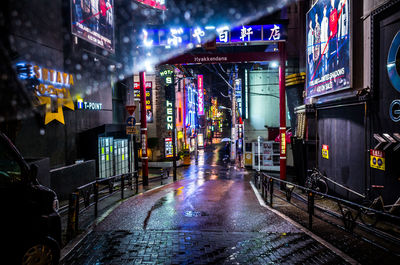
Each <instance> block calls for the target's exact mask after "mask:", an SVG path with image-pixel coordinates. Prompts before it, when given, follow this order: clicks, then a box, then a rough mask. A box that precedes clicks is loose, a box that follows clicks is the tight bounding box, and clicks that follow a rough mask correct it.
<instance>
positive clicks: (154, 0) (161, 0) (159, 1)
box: [136, 0, 167, 10]
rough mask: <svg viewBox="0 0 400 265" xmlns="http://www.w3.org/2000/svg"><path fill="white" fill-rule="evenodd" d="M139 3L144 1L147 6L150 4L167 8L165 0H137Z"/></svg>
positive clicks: (157, 7) (159, 7)
mask: <svg viewBox="0 0 400 265" xmlns="http://www.w3.org/2000/svg"><path fill="white" fill-rule="evenodd" d="M136 1H137V2H139V3H142V4H144V5H146V6H150V7H153V8H156V9H160V10H166V9H167V7H166V5H165V0H136Z"/></svg>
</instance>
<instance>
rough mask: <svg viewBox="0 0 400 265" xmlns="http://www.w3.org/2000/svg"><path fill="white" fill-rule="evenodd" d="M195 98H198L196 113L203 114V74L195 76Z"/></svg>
mask: <svg viewBox="0 0 400 265" xmlns="http://www.w3.org/2000/svg"><path fill="white" fill-rule="evenodd" d="M197 99H198V113H199V115H204V89H203V75H198V76H197Z"/></svg>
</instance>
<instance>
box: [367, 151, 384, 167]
mask: <svg viewBox="0 0 400 265" xmlns="http://www.w3.org/2000/svg"><path fill="white" fill-rule="evenodd" d="M370 157H371V160H370V166H371V167H372V168H376V169H379V170H385V153H384V152H383V151H380V150H374V149H371V150H370Z"/></svg>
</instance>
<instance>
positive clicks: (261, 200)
mask: <svg viewBox="0 0 400 265" xmlns="http://www.w3.org/2000/svg"><path fill="white" fill-rule="evenodd" d="M249 183H250V185H251V187H252V188H253V191H254V194H255V195H256V197H257V199H258V202H259V203H260V205H261V206H262V207H264V208H267V209H268V210H269V211H271V212H273V213H275V214H276V215H278V216H279V217H281V218H283V219H284V220H286V221H288V222H289V223H291V224H292V225H294V226H295V227H296V228H297V229H299V230H301V231H302V232H304V233H305V234H306V235H308V236H310V237H311V238H313V239H314V240H315V241H317V242H319V243H320V244H322V245H323V246H325V247H326V248H328V249H329V250H331V251H332V252H333V253H335V254H336V255H338V256H339V257H341V258H342V259H344V260H345V261H346V262H348V263H350V264H360V263H359V262H358V261H356V260H355V259H353V258H351V257H350V256H348V255H347V254H346V253H344V252H343V251H341V250H340V249H338V248H336V247H335V246H333V245H332V244H331V243H329V242H327V241H325V240H324V239H322V238H321V237H319V236H317V235H316V234H314V233H313V232H311V231H310V230H308V229H307V228H305V227H304V226H302V225H301V224H299V223H297V222H296V221H294V220H293V219H291V218H290V217H289V216H287V215H285V214H283V213H281V212H279V211H278V210H275V209H274V208H271V207H269V206H268V205H267V204H266V203H265V202H264V200H263V199H262V197H261V195H260V193H259V191H258V190H257V188H256V187H255V186H254V184H253V182H251V181H249Z"/></svg>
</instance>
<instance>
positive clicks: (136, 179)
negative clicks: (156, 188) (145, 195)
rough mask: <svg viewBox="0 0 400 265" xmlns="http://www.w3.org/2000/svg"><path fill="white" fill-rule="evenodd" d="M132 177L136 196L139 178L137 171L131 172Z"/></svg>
mask: <svg viewBox="0 0 400 265" xmlns="http://www.w3.org/2000/svg"><path fill="white" fill-rule="evenodd" d="M133 177H134V178H135V186H136V187H135V189H136V190H135V191H136V194H138V193H139V176H138V172H137V171H134V172H133Z"/></svg>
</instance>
